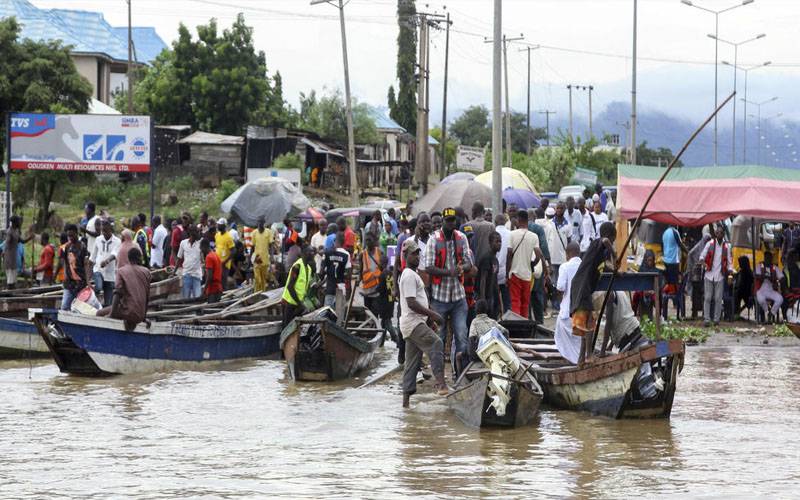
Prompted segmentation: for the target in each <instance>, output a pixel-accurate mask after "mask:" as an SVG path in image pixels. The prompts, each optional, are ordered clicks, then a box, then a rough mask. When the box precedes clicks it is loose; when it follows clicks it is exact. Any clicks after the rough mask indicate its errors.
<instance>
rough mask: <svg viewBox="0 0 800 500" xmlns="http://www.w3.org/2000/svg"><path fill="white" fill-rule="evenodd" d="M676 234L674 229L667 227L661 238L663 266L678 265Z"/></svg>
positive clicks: (678, 254)
mask: <svg viewBox="0 0 800 500" xmlns="http://www.w3.org/2000/svg"><path fill="white" fill-rule="evenodd" d="M677 233H678V232H677V231H676V230H675V228H672V227H668V228H667V230H666V231H664V234H663V236H661V247H662V251H663V252H664V264H678V263H680V255H681V254H680V252H679V251H678V248H679V247H678V234H677Z"/></svg>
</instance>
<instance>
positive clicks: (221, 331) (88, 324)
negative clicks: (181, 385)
mask: <svg viewBox="0 0 800 500" xmlns="http://www.w3.org/2000/svg"><path fill="white" fill-rule="evenodd" d="M276 306H277V304H276V303H275V302H274V301H273V300H269V299H267V300H262V301H261V302H256V303H255V304H251V305H247V306H243V307H238V308H233V309H230V310H228V311H225V312H224V313H217V314H212V315H209V316H195V317H188V318H184V319H180V320H172V321H161V322H151V323H150V324H149V326H148V325H147V324H146V323H140V324H139V325H137V326H136V328H135V329H134V330H132V331H126V330H125V326H124V324H123V322H122V321H120V320H116V319H111V318H104V317H97V316H90V315H84V314H79V313H73V312H67V311H55V310H31V318H32V320H33V322H34V324H35V325H36V328H37V331H38V333H39V335H40V336H41V338H42V339H43V340H44V342H45V344H46V345H47V347H48V349H49V351H50V353H51V354H52V355H53V358H54V359H55V361H56V363H57V364H58V367H59V369H60V370H61V371H62V372H65V373H72V374H76V375H88V376H99V375H110V374H128V373H149V372H158V371H165V370H170V369H193V368H201V367H205V366H211V365H215V364H221V363H225V362H230V361H232V360H242V359H248V358H268V357H277V355H279V353H280V349H279V347H278V345H279V339H280V333H281V321H280V314H279V311H277V309H276Z"/></svg>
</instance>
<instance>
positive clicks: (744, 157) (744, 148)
mask: <svg viewBox="0 0 800 500" xmlns="http://www.w3.org/2000/svg"><path fill="white" fill-rule="evenodd" d="M722 64H725V65H727V66H733V70H734V72H735V71H737V70H739V71H743V72H744V99H742V101H743V102H744V124H743V125H742V127H743V128H744V131H743V134H742V135H743V137H742V161H743V162H744V163H745V165H746V164H747V116H748V115H747V103H748V101H747V74H748V73H750V71H752V70H754V69H758V68H763V67H765V66H769V65H770V64H772V61H766V62H763V63H761V64H756V65H755V66H749V67H746V68H745V67H742V66H737V65H736V64H731V63H729V62H728V61H722ZM735 82H736V77H735V75H734V90H735V85H736V83H735ZM733 117H734V118H733V121H734V126H735V125H736V113H734V115H733ZM735 140H736V135H735V134H734V141H735Z"/></svg>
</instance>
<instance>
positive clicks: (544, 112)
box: [539, 109, 556, 146]
mask: <svg viewBox="0 0 800 500" xmlns="http://www.w3.org/2000/svg"><path fill="white" fill-rule="evenodd" d="M539 114H540V115H544V116H545V118H544V123H545V131H546V132H545V133H546V134H547V145H548V146H549V145H550V115H554V114H556V112H555V111H550V110H549V109H545V110H542V111H539Z"/></svg>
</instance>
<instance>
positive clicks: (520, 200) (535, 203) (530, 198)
mask: <svg viewBox="0 0 800 500" xmlns="http://www.w3.org/2000/svg"><path fill="white" fill-rule="evenodd" d="M503 199H504V200H505V201H506V203H507V204H509V205H510V204H512V203H515V204H516V205H517V207H519V208H523V209H525V210H527V209H529V208H539V205H541V199H540V198H539V197H538V196H536V195H535V194H533V193H531V192H530V191H528V190H527V189H504V190H503Z"/></svg>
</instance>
